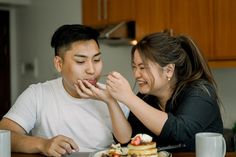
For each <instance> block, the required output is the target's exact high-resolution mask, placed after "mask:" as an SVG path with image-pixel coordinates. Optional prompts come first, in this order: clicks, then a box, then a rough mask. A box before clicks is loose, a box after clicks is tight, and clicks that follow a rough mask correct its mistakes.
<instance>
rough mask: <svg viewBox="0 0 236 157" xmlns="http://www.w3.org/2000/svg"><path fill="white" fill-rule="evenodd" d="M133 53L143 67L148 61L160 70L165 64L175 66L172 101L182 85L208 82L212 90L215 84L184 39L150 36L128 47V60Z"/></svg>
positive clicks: (197, 52)
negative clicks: (137, 53) (200, 81)
mask: <svg viewBox="0 0 236 157" xmlns="http://www.w3.org/2000/svg"><path fill="white" fill-rule="evenodd" d="M135 50H138V52H139V54H140V56H141V58H142V60H143V62H144V64H147V60H150V61H152V62H156V63H158V64H159V65H160V66H161V67H165V66H166V65H167V64H174V65H175V73H174V75H175V78H176V84H175V90H174V93H173V99H172V101H174V100H175V98H176V97H177V95H178V94H179V93H180V92H181V91H182V89H183V88H184V87H186V85H188V84H190V83H193V82H195V81H198V80H205V81H207V82H209V83H210V84H211V85H212V87H213V88H214V90H216V83H215V81H214V79H213V76H212V73H211V70H210V68H209V66H208V64H207V62H206V61H205V59H204V57H203V56H202V54H201V53H200V51H199V49H198V48H197V46H196V45H195V44H194V42H193V41H192V40H191V39H190V38H189V37H187V36H182V35H181V36H170V35H169V34H168V33H154V34H150V35H148V36H146V37H144V38H143V39H142V40H141V41H139V42H138V44H137V45H135V46H134V47H133V48H132V50H131V54H132V60H133V58H134V52H135ZM203 89H206V88H203ZM207 92H208V93H209V91H207ZM217 99H218V98H217Z"/></svg>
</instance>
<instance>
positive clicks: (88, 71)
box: [86, 62, 95, 74]
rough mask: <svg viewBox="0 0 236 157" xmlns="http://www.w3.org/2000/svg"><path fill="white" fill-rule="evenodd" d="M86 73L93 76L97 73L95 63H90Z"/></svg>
mask: <svg viewBox="0 0 236 157" xmlns="http://www.w3.org/2000/svg"><path fill="white" fill-rule="evenodd" d="M86 72H87V73H89V74H93V73H94V72H95V68H94V64H93V62H89V63H88V65H87V69H86Z"/></svg>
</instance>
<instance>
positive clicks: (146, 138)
mask: <svg viewBox="0 0 236 157" xmlns="http://www.w3.org/2000/svg"><path fill="white" fill-rule="evenodd" d="M137 136H139V137H140V138H141V141H142V142H144V143H147V142H152V137H151V136H149V135H147V134H137V135H135V137H133V138H132V139H135V138H136V137H137Z"/></svg>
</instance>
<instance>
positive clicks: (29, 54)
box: [12, 0, 236, 128]
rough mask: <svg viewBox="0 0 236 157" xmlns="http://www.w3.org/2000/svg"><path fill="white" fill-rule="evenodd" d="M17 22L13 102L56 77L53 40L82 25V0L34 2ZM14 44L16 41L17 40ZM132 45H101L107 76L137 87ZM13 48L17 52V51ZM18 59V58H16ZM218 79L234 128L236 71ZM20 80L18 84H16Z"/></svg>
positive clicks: (220, 72)
mask: <svg viewBox="0 0 236 157" xmlns="http://www.w3.org/2000/svg"><path fill="white" fill-rule="evenodd" d="M14 15H16V19H17V20H16V22H15V23H14V22H13V25H14V26H15V27H14V28H12V30H13V31H14V30H16V33H15V37H17V44H16V45H15V46H14V45H13V46H14V49H15V52H14V53H13V54H12V55H13V60H14V59H15V62H16V63H15V62H14V63H12V66H13V67H12V69H13V70H14V72H16V71H19V73H17V74H15V75H16V78H17V79H15V80H14V78H13V81H12V85H14V88H12V90H13V93H14V94H12V96H13V98H12V99H13V100H15V99H16V97H17V96H18V95H19V94H20V93H21V92H22V91H23V90H24V89H25V88H26V87H28V85H29V84H31V83H36V82H39V81H41V82H43V81H46V80H48V79H52V78H54V77H56V75H57V74H56V73H55V70H54V67H53V62H52V61H53V55H54V52H53V49H52V48H51V47H50V38H51V35H52V33H53V32H54V31H55V29H56V28H57V27H59V26H60V25H62V24H68V23H81V22H82V19H81V18H82V14H81V0H31V3H30V5H28V6H17V7H16V14H14ZM13 43H14V41H13ZM130 48H131V47H129V46H121V47H111V46H107V45H101V51H102V54H103V60H104V70H103V73H104V74H106V73H108V72H110V71H113V70H117V71H119V72H121V73H122V74H123V75H124V76H126V77H127V78H128V80H129V81H130V83H131V84H133V82H134V81H133V80H132V76H131V66H130ZM14 49H13V50H14ZM16 58H17V59H16ZM35 59H37V60H38V73H37V76H36V77H35V76H34V74H32V73H28V74H27V73H26V74H21V65H22V64H23V63H27V62H29V63H31V62H32V63H33V62H34V60H35ZM213 72H214V76H215V78H216V81H217V83H218V86H219V95H220V97H221V98H222V101H223V104H224V108H225V110H224V112H223V117H224V125H225V127H227V128H231V127H232V125H233V123H234V122H235V121H236V114H235V113H234V112H235V111H236V94H235V91H236V82H235V78H236V69H215V70H213ZM15 81H18V82H15Z"/></svg>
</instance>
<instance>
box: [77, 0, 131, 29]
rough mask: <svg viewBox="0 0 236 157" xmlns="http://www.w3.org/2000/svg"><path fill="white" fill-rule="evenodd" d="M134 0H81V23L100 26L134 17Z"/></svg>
mask: <svg viewBox="0 0 236 157" xmlns="http://www.w3.org/2000/svg"><path fill="white" fill-rule="evenodd" d="M134 4H135V0H83V1H82V9H83V12H82V14H83V15H82V18H83V24H86V25H89V26H102V25H106V24H113V23H118V22H121V21H131V20H134V18H135V5H134Z"/></svg>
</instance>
